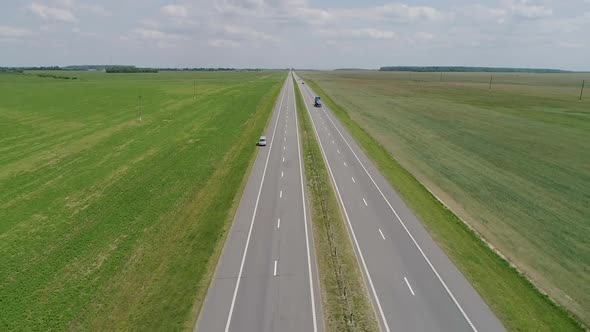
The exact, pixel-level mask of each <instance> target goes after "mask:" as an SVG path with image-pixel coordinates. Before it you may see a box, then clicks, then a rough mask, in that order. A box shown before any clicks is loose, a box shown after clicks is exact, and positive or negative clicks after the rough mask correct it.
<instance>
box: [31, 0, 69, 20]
mask: <svg viewBox="0 0 590 332" xmlns="http://www.w3.org/2000/svg"><path fill="white" fill-rule="evenodd" d="M29 10H30V11H31V12H32V13H33V14H35V15H37V16H39V17H40V18H42V19H45V20H56V21H62V22H67V23H75V22H78V19H77V18H76V17H75V16H74V14H73V13H72V12H71V11H70V10H68V9H60V8H52V7H47V6H45V5H42V4H39V3H36V2H34V3H32V4H31V5H30V6H29Z"/></svg>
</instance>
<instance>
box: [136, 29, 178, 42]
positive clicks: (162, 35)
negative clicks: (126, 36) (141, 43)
mask: <svg viewBox="0 0 590 332" xmlns="http://www.w3.org/2000/svg"><path fill="white" fill-rule="evenodd" d="M132 37H138V38H141V39H148V40H159V41H175V40H180V39H184V38H183V37H181V36H178V35H175V34H171V33H167V32H163V31H160V30H155V29H144V28H137V29H134V30H133V31H132Z"/></svg>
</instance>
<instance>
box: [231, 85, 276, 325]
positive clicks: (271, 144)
mask: <svg viewBox="0 0 590 332" xmlns="http://www.w3.org/2000/svg"><path fill="white" fill-rule="evenodd" d="M285 86H286V84H285ZM285 90H286V89H283V95H282V97H281V102H280V103H279V114H278V115H277V119H276V121H275V128H274V129H273V131H272V137H271V140H270V149H269V150H268V155H267V156H266V162H265V163H264V170H263V171H262V179H261V180H260V187H259V188H258V195H257V196H256V203H255V205H254V212H253V213H252V220H251V221H250V229H249V230H248V237H247V238H246V246H245V247H244V253H243V254H242V262H241V263H240V271H239V272H238V278H237V279H236V286H235V288H234V295H233V296H232V299H231V305H230V307H229V313H228V315H227V321H226V323H225V332H229V326H230V324H231V318H232V315H233V313H234V306H235V304H236V297H237V296H238V290H239V288H240V281H241V280H242V272H243V271H244V263H245V262H246V255H247V254H248V247H249V245H250V238H251V236H252V229H253V228H254V220H255V219H256V212H257V211H258V203H259V202H260V193H262V185H263V184H264V178H265V176H266V169H267V167H268V160H269V159H270V154H271V152H272V147H273V145H274V144H273V142H274V138H275V133H276V131H277V126H278V124H279V118H280V116H281V109H282V107H283V99H284V97H285Z"/></svg>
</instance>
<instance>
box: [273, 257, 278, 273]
mask: <svg viewBox="0 0 590 332" xmlns="http://www.w3.org/2000/svg"><path fill="white" fill-rule="evenodd" d="M273 274H274V276H275V277H276V276H277V260H276V259H275V271H274V273H273Z"/></svg>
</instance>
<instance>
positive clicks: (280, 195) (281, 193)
mask: <svg viewBox="0 0 590 332" xmlns="http://www.w3.org/2000/svg"><path fill="white" fill-rule="evenodd" d="M279 198H283V191H282V190H281V192H280V194H279Z"/></svg>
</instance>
